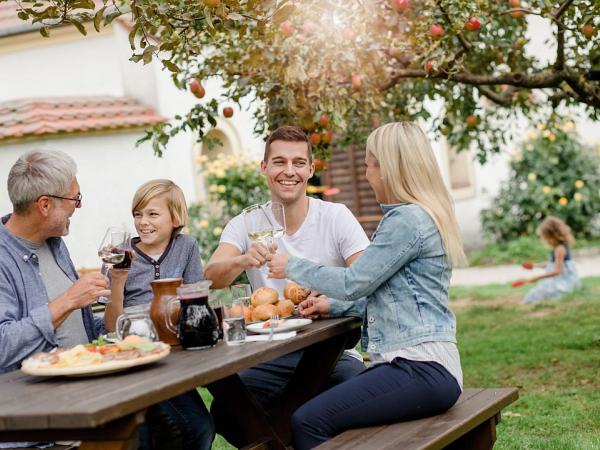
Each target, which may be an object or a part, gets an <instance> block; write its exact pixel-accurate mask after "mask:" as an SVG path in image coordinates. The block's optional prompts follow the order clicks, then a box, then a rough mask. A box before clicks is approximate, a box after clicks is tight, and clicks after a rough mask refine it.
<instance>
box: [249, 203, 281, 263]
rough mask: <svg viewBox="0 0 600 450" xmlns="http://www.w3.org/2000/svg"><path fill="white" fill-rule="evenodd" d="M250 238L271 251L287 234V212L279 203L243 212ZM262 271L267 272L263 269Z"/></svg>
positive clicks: (255, 207)
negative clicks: (276, 240)
mask: <svg viewBox="0 0 600 450" xmlns="http://www.w3.org/2000/svg"><path fill="white" fill-rule="evenodd" d="M243 217H244V224H245V225H246V231H247V233H248V238H249V239H250V240H251V241H253V242H258V243H260V244H263V245H264V246H266V247H267V248H268V249H269V251H271V245H272V244H273V241H274V240H275V239H279V238H281V237H283V235H284V234H285V211H284V208H283V205H282V204H281V203H278V202H267V203H265V204H264V205H252V206H248V207H247V208H246V209H244V211H243ZM261 270H267V271H268V269H267V268H266V267H262V268H261Z"/></svg>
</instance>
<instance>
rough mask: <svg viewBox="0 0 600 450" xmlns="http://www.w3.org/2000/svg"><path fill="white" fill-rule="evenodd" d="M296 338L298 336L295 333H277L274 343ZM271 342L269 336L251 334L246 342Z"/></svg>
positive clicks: (274, 336)
mask: <svg viewBox="0 0 600 450" xmlns="http://www.w3.org/2000/svg"><path fill="white" fill-rule="evenodd" d="M294 336H296V332H295V331H288V332H286V333H275V334H274V335H273V339H272V340H273V341H283V340H285V339H290V338H293V337H294ZM268 340H269V335H268V334H251V335H248V336H246V341H250V342H261V341H268Z"/></svg>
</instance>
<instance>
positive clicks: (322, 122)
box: [319, 114, 329, 128]
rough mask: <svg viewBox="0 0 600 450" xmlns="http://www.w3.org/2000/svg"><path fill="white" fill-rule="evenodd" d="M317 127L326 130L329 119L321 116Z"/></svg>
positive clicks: (323, 115)
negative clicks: (319, 126)
mask: <svg viewBox="0 0 600 450" xmlns="http://www.w3.org/2000/svg"><path fill="white" fill-rule="evenodd" d="M319 125H321V126H322V127H323V128H327V127H328V126H329V117H327V116H326V115H325V114H321V117H319Z"/></svg>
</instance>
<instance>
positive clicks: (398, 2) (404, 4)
mask: <svg viewBox="0 0 600 450" xmlns="http://www.w3.org/2000/svg"><path fill="white" fill-rule="evenodd" d="M408 6H409V4H408V0H392V8H394V9H395V10H396V11H404V10H405V9H407V8H408Z"/></svg>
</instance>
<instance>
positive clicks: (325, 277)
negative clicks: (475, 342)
mask: <svg viewBox="0 0 600 450" xmlns="http://www.w3.org/2000/svg"><path fill="white" fill-rule="evenodd" d="M382 209H383V211H384V216H383V218H382V219H381V222H380V223H379V226H378V227H377V230H376V231H375V234H374V235H373V237H372V242H371V245H369V247H367V248H366V249H365V251H364V253H363V255H362V256H361V257H360V258H359V259H358V260H356V261H355V262H354V264H352V266H351V267H349V268H340V267H326V266H323V265H320V264H316V263H313V262H311V261H308V260H305V259H300V258H295V257H292V258H290V260H289V261H288V263H287V265H286V276H287V278H290V279H292V280H294V281H297V282H298V283H299V284H301V285H302V286H304V287H307V288H311V289H314V290H317V291H319V292H321V293H323V294H325V295H327V296H330V297H335V298H336V299H337V300H335V301H330V315H332V316H340V315H357V313H358V312H361V311H362V317H363V329H362V340H361V345H362V348H363V350H366V351H369V352H372V353H382V352H389V351H394V350H398V349H400V348H404V347H409V346H413V345H417V344H420V343H423V342H428V341H448V342H456V318H455V316H454V314H453V313H452V311H451V310H450V309H449V307H448V285H449V283H450V276H451V274H452V269H451V267H450V265H449V263H448V258H447V257H446V252H445V249H444V246H443V242H442V238H441V235H440V233H439V231H438V229H437V226H436V225H435V223H434V222H433V220H432V219H431V217H430V216H429V215H428V214H427V213H426V212H425V211H424V210H423V209H422V208H421V207H419V206H417V205H414V204H408V203H401V204H396V205H382ZM361 297H366V299H361Z"/></svg>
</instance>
